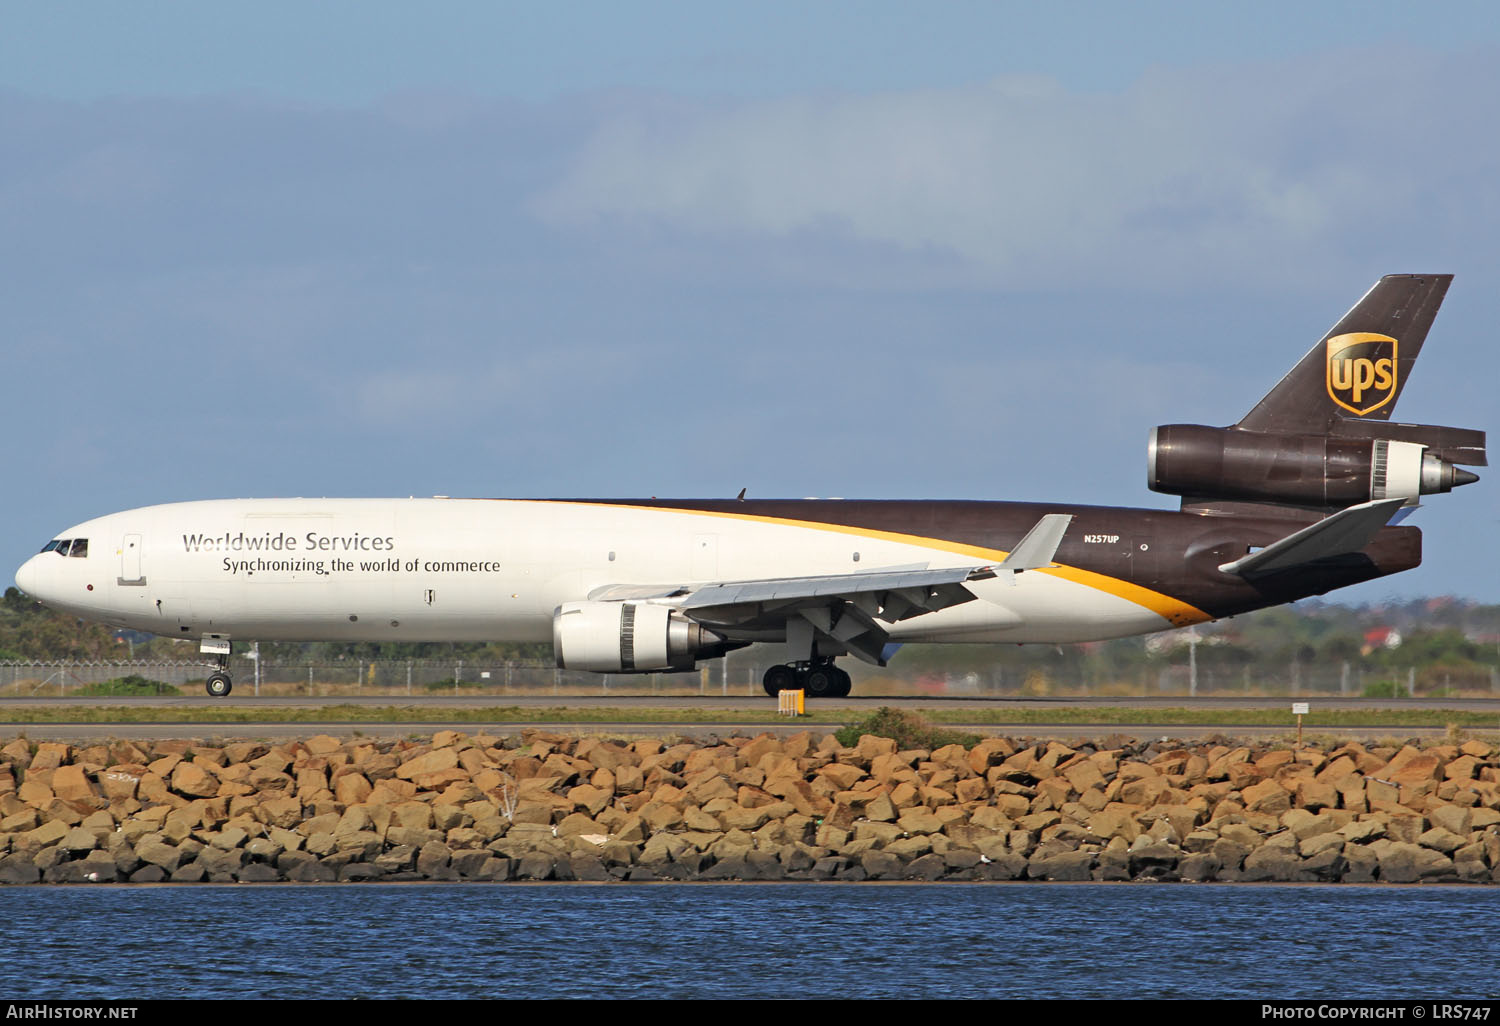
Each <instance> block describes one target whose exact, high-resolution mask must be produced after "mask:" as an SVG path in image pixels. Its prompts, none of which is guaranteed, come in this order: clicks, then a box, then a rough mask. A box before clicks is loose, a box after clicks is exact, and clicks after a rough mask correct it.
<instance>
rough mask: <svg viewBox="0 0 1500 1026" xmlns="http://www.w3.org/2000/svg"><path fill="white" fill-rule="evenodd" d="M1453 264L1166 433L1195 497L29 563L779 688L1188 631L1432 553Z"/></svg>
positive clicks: (439, 636)
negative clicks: (771, 654)
mask: <svg viewBox="0 0 1500 1026" xmlns="http://www.w3.org/2000/svg"><path fill="white" fill-rule="evenodd" d="M1451 280H1452V276H1451V275H1446V274H1404V275H1389V276H1387V277H1384V278H1382V279H1380V281H1378V282H1376V284H1375V286H1374V287H1373V288H1372V289H1370V291H1369V292H1368V293H1366V294H1365V296H1364V298H1362V299H1361V300H1360V301H1359V302H1358V303H1356V304H1355V306H1354V308H1353V309H1352V310H1350V311H1349V312H1348V313H1347V314H1345V315H1344V317H1343V318H1342V319H1341V320H1340V321H1339V322H1338V323H1337V324H1335V325H1334V326H1333V329H1332V330H1330V331H1329V332H1328V334H1327V335H1325V336H1324V337H1323V339H1322V340H1321V341H1320V342H1319V343H1318V344H1317V345H1316V346H1314V347H1313V349H1312V350H1311V351H1310V352H1309V353H1308V354H1307V355H1306V356H1304V357H1303V358H1302V360H1301V362H1299V363H1298V364H1297V365H1296V366H1295V367H1293V368H1292V370H1291V372H1290V373H1288V374H1287V375H1286V377H1284V378H1283V379H1282V380H1281V381H1280V383H1278V384H1277V385H1276V387H1275V388H1273V389H1271V391H1270V392H1268V393H1267V394H1266V396H1265V398H1263V399H1262V400H1261V401H1260V402H1259V403H1257V404H1256V406H1255V408H1254V409H1252V410H1251V411H1250V412H1249V413H1247V414H1246V415H1245V416H1244V417H1243V418H1242V419H1241V420H1240V421H1239V422H1238V423H1236V424H1232V425H1230V426H1229V427H1204V426H1201V425H1196V424H1169V425H1163V426H1160V427H1157V428H1155V429H1153V430H1152V432H1151V440H1150V444H1149V446H1148V449H1147V484H1148V485H1149V486H1150V487H1151V488H1152V489H1153V490H1155V491H1158V492H1164V493H1166V494H1169V495H1176V496H1180V497H1181V506H1180V509H1178V510H1176V511H1171V510H1158V509H1122V508H1117V507H1113V506H1066V505H1060V504H1051V503H1011V502H979V501H964V502H950V501H904V500H902V501H865V500H859V501H852V500H850V501H846V500H817V499H801V500H788V499H774V500H763V499H746V498H745V497H744V493H743V492H741V493H740V496H739V498H735V499H672V500H664V499H656V498H651V499H452V498H434V499H247V500H222V501H206V502H184V503H174V504H171V505H164V506H149V507H146V508H144V509H135V510H130V511H128V512H125V513H115V514H111V515H110V516H105V517H100V518H98V519H95V520H89V521H85V522H84V523H81V524H79V525H78V526H76V527H72V528H69V529H68V530H66V531H64V532H62V534H60V535H59V536H58V537H57V538H55V539H54V540H52V541H50V542H48V543H47V545H46V546H45V547H44V548H43V549H42V551H41V553H40V554H39V555H36V556H33V557H32V558H31V559H29V560H28V561H27V562H26V563H25V565H23V566H22V567H21V568H20V569H19V570H18V571H17V572H16V583H17V584H18V585H19V586H20V588H21V590H22V591H24V592H25V593H26V594H28V595H30V596H33V597H34V598H37V599H39V600H41V601H42V602H44V603H46V604H47V605H49V606H51V607H52V608H54V609H57V610H59V611H62V612H66V613H71V614H75V615H77V616H80V617H84V618H87V619H91V620H99V621H103V622H104V623H107V624H111V625H113V626H116V627H123V628H129V629H132V630H139V631H148V632H150V633H152V634H159V635H164V636H168V637H182V638H192V639H197V640H198V641H199V642H200V651H202V652H203V653H205V654H207V655H209V656H213V657H216V661H217V670H216V672H214V673H213V674H212V675H210V676H209V677H208V681H207V687H208V692H209V694H210V695H215V696H223V695H228V694H229V692H230V687H231V681H230V678H229V674H228V666H229V655H230V652H231V645H232V644H233V642H235V641H246V640H250V639H256V640H265V641H272V640H277V641H514V642H539V641H551V642H552V649H553V652H554V654H555V656H556V661H557V665H558V666H559V667H563V668H566V669H579V670H592V671H596V672H600V673H654V672H658V671H673V670H691V669H694V668H695V667H696V665H697V664H698V663H699V662H700V661H703V660H709V659H717V658H720V657H722V656H723V655H724V654H725V653H726V652H729V651H731V650H733V649H738V648H743V647H745V646H747V645H752V644H755V643H757V642H768V643H776V644H781V645H784V646H785V658H786V661H785V662H784V663H780V664H778V665H775V666H773V667H771V669H770V670H768V671H767V672H766V674H765V678H764V682H763V683H764V686H765V689H766V691H767V693H769V694H773V695H774V694H776V693H777V692H779V691H782V690H785V689H793V688H801V689H804V690H805V691H806V692H807V693H808V694H810V695H828V696H841V695H846V694H848V692H849V674H848V673H847V672H845V671H844V670H843V669H841V668H839V667H838V666H837V665H836V664H835V660H836V659H837V658H838V657H840V656H844V655H850V656H853V657H855V658H856V659H860V660H863V661H865V662H867V663H872V664H875V665H877V666H884V665H885V664H886V660H887V659H888V658H890V656H891V654H892V653H893V652H894V651H895V649H896V648H897V647H899V646H900V645H901V644H903V643H906V642H1048V643H1059V642H1076V641H1092V640H1099V639H1105V638H1118V637H1124V636H1127V635H1133V634H1146V633H1150V632H1152V631H1160V630H1166V629H1168V628H1173V627H1182V626H1185V625H1188V624H1195V623H1202V622H1204V621H1208V620H1215V619H1218V618H1220V617H1225V616H1231V615H1233V614H1236V613H1244V612H1248V611H1250V610H1254V609H1261V608H1264V607H1266V606H1273V605H1277V604H1280V603H1283V602H1290V601H1293V600H1295V599H1299V598H1303V597H1305V596H1309V595H1319V594H1322V593H1324V592H1327V591H1330V590H1332V589H1334V588H1342V587H1346V586H1348V585H1351V584H1358V583H1359V582H1361V581H1368V580H1371V579H1373V578H1376V577H1382V576H1384V575H1386V574H1394V573H1399V572H1401V571H1402V570H1408V569H1410V568H1412V567H1414V566H1416V565H1418V563H1420V562H1421V558H1422V550H1421V539H1422V535H1421V532H1420V531H1418V530H1417V529H1416V528H1415V527H1404V526H1393V525H1394V523H1395V522H1397V521H1399V520H1400V515H1401V514H1402V513H1404V512H1406V511H1407V510H1406V508H1407V507H1411V506H1415V505H1416V504H1417V502H1418V499H1419V498H1420V497H1421V496H1423V495H1429V494H1432V493H1436V492H1447V491H1450V490H1452V489H1453V488H1455V487H1456V486H1458V485H1462V484H1467V483H1469V482H1471V481H1475V480H1477V478H1476V476H1475V475H1474V474H1472V473H1470V472H1468V471H1466V470H1462V469H1459V466H1460V465H1471V466H1483V465H1485V436H1484V432H1482V431H1473V430H1467V429H1463V428H1451V427H1436V426H1432V425H1426V424H1401V423H1397V422H1394V421H1392V420H1391V419H1390V416H1391V411H1392V410H1393V409H1394V408H1395V406H1396V400H1397V399H1399V398H1400V396H1401V390H1402V388H1403V387H1404V386H1405V385H1406V381H1407V378H1408V377H1409V376H1410V374H1411V371H1412V366H1413V365H1414V364H1415V363H1416V360H1417V356H1418V355H1419V354H1420V352H1421V349H1422V342H1423V340H1424V339H1425V338H1426V337H1427V330H1428V328H1429V327H1430V326H1431V324H1432V321H1433V317H1434V316H1435V315H1436V314H1437V311H1438V306H1439V305H1440V304H1441V303H1442V301H1443V295H1444V293H1445V292H1446V291H1447V289H1448V285H1449V282H1450V281H1451Z"/></svg>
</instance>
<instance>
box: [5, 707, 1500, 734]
mask: <svg viewBox="0 0 1500 1026" xmlns="http://www.w3.org/2000/svg"><path fill="white" fill-rule="evenodd" d="M866 715H868V713H866V712H865V711H864V710H859V709H851V708H849V707H832V708H823V709H819V708H816V707H814V708H813V709H812V710H811V711H810V712H809V714H808V715H806V716H803V717H800V718H799V719H798V720H797V721H796V722H802V723H808V724H839V725H841V724H845V723H850V722H852V721H855V720H857V719H859V718H861V717H863V716H866ZM922 716H923V717H924V718H925V719H926V720H928V721H929V722H931V723H935V724H963V725H966V726H974V727H1017V728H1024V727H1030V726H1046V725H1059V726H1099V727H1103V728H1109V727H1133V726H1138V725H1146V724H1150V725H1161V726H1181V727H1224V728H1226V729H1228V728H1233V727H1280V728H1285V729H1288V730H1290V729H1295V727H1296V725H1297V723H1296V720H1295V719H1294V718H1293V717H1292V716H1290V715H1289V714H1288V713H1287V712H1285V711H1284V710H1281V709H1193V708H1187V707H1180V706H1179V707H1174V708H1168V709H1134V708H1119V707H1113V706H1101V707H1098V708H1092V709H1089V708H1045V709H1026V708H1014V707H1005V708H995V709H934V710H923V711H922ZM726 721H729V722H734V723H749V724H773V723H786V722H788V721H787V718H786V717H783V716H778V715H777V714H776V712H775V711H774V710H773V709H770V708H768V707H767V706H766V705H761V706H758V707H757V706H744V707H727V706H716V707H713V708H707V709H704V708H683V709H662V708H652V709H624V708H616V707H610V706H595V707H586V708H579V707H564V706H525V707H522V706H514V705H511V706H504V705H495V706H480V707H474V708H467V709H453V708H441V709H431V708H420V707H417V706H410V705H404V706H403V705H386V706H363V705H352V704H339V705H323V706H280V705H276V704H274V702H266V703H264V704H262V703H255V704H253V705H233V704H226V705H195V706H187V707H180V706H165V707H149V706H148V707H141V706H119V705H102V704H101V705H92V704H79V705H68V706H25V705H14V706H4V707H0V723H8V724H25V723H358V722H371V723H432V722H456V723H496V722H500V723H568V724H574V723H599V724H609V723H685V724H693V723H723V722H726ZM1450 724H1451V725H1453V726H1456V727H1459V728H1464V729H1473V730H1500V717H1497V716H1496V715H1495V714H1494V713H1489V712H1471V711H1466V710H1460V709H1412V708H1405V709H1328V710H1324V711H1317V710H1316V709H1315V711H1314V714H1313V715H1310V716H1307V717H1305V719H1304V722H1303V727H1304V729H1306V730H1308V731H1318V730H1323V729H1327V728H1330V727H1380V728H1393V729H1394V728H1401V727H1446V726H1449V725H1450Z"/></svg>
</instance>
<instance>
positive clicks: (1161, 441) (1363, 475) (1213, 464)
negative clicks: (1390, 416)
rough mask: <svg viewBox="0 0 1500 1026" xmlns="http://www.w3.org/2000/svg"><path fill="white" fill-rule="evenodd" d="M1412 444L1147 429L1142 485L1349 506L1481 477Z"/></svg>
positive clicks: (1211, 495) (1196, 494)
mask: <svg viewBox="0 0 1500 1026" xmlns="http://www.w3.org/2000/svg"><path fill="white" fill-rule="evenodd" d="M1426 449H1427V447H1426V446H1424V445H1421V444H1418V443H1416V442H1402V441H1395V440H1390V439H1384V438H1379V439H1357V438H1335V437H1330V436H1326V435H1268V434H1261V433H1260V432H1255V431H1243V430H1239V429H1236V428H1215V427H1205V426H1203V425H1201V424H1163V425H1161V426H1160V427H1156V428H1152V429H1151V442H1150V444H1149V446H1148V447H1147V471H1146V474H1147V477H1146V483H1147V485H1148V486H1149V487H1150V488H1151V489H1152V490H1153V491H1157V492H1166V493H1167V494H1169V495H1183V496H1190V497H1192V498H1201V499H1225V500H1243V501H1249V502H1281V503H1291V504H1294V505H1302V506H1350V505H1353V504H1354V503H1358V502H1366V501H1368V500H1370V499H1394V498H1397V497H1400V498H1404V499H1408V500H1412V501H1415V500H1416V498H1417V497H1418V496H1419V495H1430V494H1433V493H1436V492H1448V491H1452V490H1453V489H1454V488H1455V487H1456V486H1458V485H1463V484H1468V483H1469V482H1470V481H1477V480H1479V478H1478V476H1477V475H1475V474H1471V473H1469V472H1468V471H1466V470H1460V469H1458V468H1456V467H1455V466H1454V465H1453V464H1452V463H1449V462H1447V461H1446V460H1443V459H1441V458H1439V457H1437V456H1434V455H1432V454H1430V453H1428V452H1427V451H1426Z"/></svg>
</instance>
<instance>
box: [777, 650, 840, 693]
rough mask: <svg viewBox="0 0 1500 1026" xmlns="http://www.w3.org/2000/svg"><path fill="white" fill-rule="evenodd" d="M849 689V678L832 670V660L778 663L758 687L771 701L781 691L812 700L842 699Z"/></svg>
mask: <svg viewBox="0 0 1500 1026" xmlns="http://www.w3.org/2000/svg"><path fill="white" fill-rule="evenodd" d="M850 686H851V684H850V680H849V675H848V674H847V673H845V672H844V671H843V670H841V669H839V668H838V667H837V666H835V665H834V664H833V660H832V659H815V660H812V661H810V662H801V663H781V664H779V665H776V666H773V667H771V668H770V669H769V670H767V671H766V673H765V676H764V677H762V678H761V687H763V688H765V691H766V694H768V695H770V696H771V697H772V698H775V697H776V695H777V694H778V693H780V692H782V691H795V690H799V689H800V690H802V691H805V692H807V693H808V694H809V695H811V696H813V697H815V698H844V697H846V696H847V695H848V694H849V689H850Z"/></svg>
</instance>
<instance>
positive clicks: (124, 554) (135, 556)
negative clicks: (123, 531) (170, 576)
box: [119, 534, 146, 585]
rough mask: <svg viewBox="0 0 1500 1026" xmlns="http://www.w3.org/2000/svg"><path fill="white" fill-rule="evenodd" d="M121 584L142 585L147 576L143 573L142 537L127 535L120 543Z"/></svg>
mask: <svg viewBox="0 0 1500 1026" xmlns="http://www.w3.org/2000/svg"><path fill="white" fill-rule="evenodd" d="M119 583H120V584H130V585H142V584H145V583H146V576H145V574H143V573H142V572H141V536H140V535H138V534H127V535H126V536H125V538H124V539H123V540H122V541H121V542H120V580H119Z"/></svg>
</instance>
